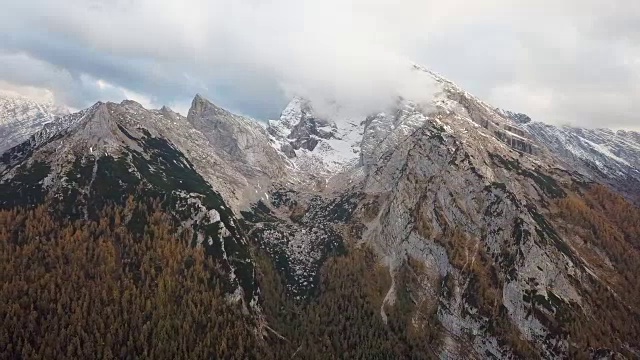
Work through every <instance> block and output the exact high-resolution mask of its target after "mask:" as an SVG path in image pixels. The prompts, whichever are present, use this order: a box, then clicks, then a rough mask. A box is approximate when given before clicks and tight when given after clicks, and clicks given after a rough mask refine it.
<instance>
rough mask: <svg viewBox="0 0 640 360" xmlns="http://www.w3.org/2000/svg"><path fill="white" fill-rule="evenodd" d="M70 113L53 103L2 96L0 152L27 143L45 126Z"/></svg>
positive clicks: (11, 95) (17, 96) (15, 96)
mask: <svg viewBox="0 0 640 360" xmlns="http://www.w3.org/2000/svg"><path fill="white" fill-rule="evenodd" d="M68 113H69V111H68V110H67V109H65V108H62V107H59V106H56V105H54V104H53V103H51V102H48V103H40V102H37V101H34V100H31V99H29V98H26V97H23V96H19V95H13V94H10V95H9V94H4V93H3V94H0V152H2V151H4V150H6V149H9V148H11V147H13V146H15V145H18V144H19V143H21V142H23V141H25V140H26V139H27V138H29V136H31V135H32V134H34V133H35V132H36V131H38V130H40V129H41V128H42V127H43V126H44V125H45V124H47V123H49V122H51V121H53V120H54V119H55V118H56V117H58V116H62V115H66V114H68Z"/></svg>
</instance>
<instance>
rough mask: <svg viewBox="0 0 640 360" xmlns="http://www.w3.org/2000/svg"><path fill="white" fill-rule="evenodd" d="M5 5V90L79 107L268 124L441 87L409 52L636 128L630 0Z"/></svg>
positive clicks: (551, 114)
mask: <svg viewBox="0 0 640 360" xmlns="http://www.w3.org/2000/svg"><path fill="white" fill-rule="evenodd" d="M0 5H2V8H3V12H2V14H0V86H3V87H13V88H15V89H18V88H23V89H43V90H42V91H48V92H50V93H52V94H53V96H54V97H55V99H56V101H58V102H61V103H64V104H67V105H69V106H71V107H75V108H81V107H84V106H87V105H88V104H90V103H93V102H95V101H97V100H121V99H122V98H132V99H134V100H136V101H138V102H140V103H142V104H143V105H145V106H153V107H160V106H161V105H169V106H171V107H172V108H174V109H176V110H178V111H181V112H185V110H186V109H188V106H189V103H190V100H191V98H192V95H193V94H194V93H202V94H203V95H205V96H206V97H207V98H210V99H212V101H214V102H216V103H217V104H219V105H221V106H223V107H227V108H230V109H231V110H234V111H238V112H241V113H245V114H248V115H251V116H254V117H257V118H261V119H265V118H273V117H276V116H277V114H278V112H279V111H280V110H281V109H282V107H283V106H284V105H285V104H286V103H287V101H288V99H289V98H290V97H291V96H293V95H300V96H304V97H307V98H310V99H311V100H312V101H314V102H321V101H325V102H328V103H330V102H332V101H338V100H339V101H341V102H344V103H346V104H351V105H352V106H354V107H355V108H363V109H367V108H370V107H376V106H381V105H382V104H385V103H386V102H389V101H393V97H394V96H403V95H405V94H411V95H410V96H409V97H415V96H421V95H422V94H423V92H424V94H428V93H429V92H430V91H432V89H430V86H429V84H426V83H423V82H422V80H420V79H416V78H415V77H414V76H413V75H414V73H412V72H411V67H410V66H408V64H410V63H411V62H412V61H413V62H416V63H420V64H422V65H425V66H427V67H429V68H432V69H434V70H436V71H438V72H440V73H442V74H444V75H445V76H448V77H449V78H451V79H452V80H454V81H455V82H457V83H458V84H459V85H461V86H462V87H464V88H466V89H467V90H469V91H470V92H473V93H475V94H476V95H478V96H480V97H481V98H483V99H484V100H486V101H488V102H490V103H492V104H493V105H495V106H500V107H504V108H509V109H513V110H516V111H520V112H526V113H528V114H530V115H531V116H532V117H533V118H534V119H536V120H543V121H549V122H556V123H558V122H560V123H562V122H565V123H574V124H579V125H586V126H601V125H607V126H613V127H634V126H640V124H639V121H638V118H637V117H636V116H635V113H636V112H637V111H636V109H635V105H633V104H634V103H639V101H638V100H640V89H639V87H638V85H637V84H640V82H639V81H638V80H640V71H639V70H638V69H640V66H639V65H640V25H639V24H640V21H636V20H638V19H639V18H640V5H635V4H634V3H633V2H627V1H624V0H616V1H613V2H608V3H607V4H606V6H604V5H602V3H601V2H600V1H595V0H584V1H575V0H569V1H566V2H562V4H557V3H555V2H551V1H550V0H543V1H518V2H516V3H514V2H513V1H506V0H489V1H483V2H482V4H480V3H476V2H474V3H469V2H468V1H462V0H451V1H446V2H445V1H431V0H426V1H425V0H421V1H418V0H410V1H407V0H405V1H390V0H370V1H364V0H340V1H339V0H323V1H320V0H310V1H292V0H268V1H257V0H235V1H232V0H213V1H204V0H182V1H174V0H155V1H151V0H111V1H106V0H89V1H87V0H60V1H56V2H51V1H46V0H23V1H19V2H16V1H11V0H0ZM2 84H5V85H2ZM33 91H35V90H32V92H33Z"/></svg>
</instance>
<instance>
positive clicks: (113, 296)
mask: <svg viewBox="0 0 640 360" xmlns="http://www.w3.org/2000/svg"><path fill="white" fill-rule="evenodd" d="M553 208H554V209H555V212H556V214H557V216H558V217H559V218H560V219H562V222H561V223H562V224H563V225H562V226H563V227H565V229H562V230H563V231H573V232H576V233H578V234H579V235H580V236H581V238H583V239H586V241H587V242H588V243H585V244H582V245H576V246H575V248H576V249H578V252H579V253H580V255H581V256H583V257H585V258H588V257H589V256H596V255H595V254H592V253H590V251H592V250H590V249H592V247H590V246H588V245H589V243H591V244H593V245H597V246H598V247H599V248H602V249H605V251H606V252H607V255H608V257H609V258H610V259H612V261H615V264H616V265H615V266H616V268H615V271H612V270H611V271H610V272H611V277H610V278H607V279H606V280H605V283H604V284H603V283H599V282H596V281H594V282H593V283H592V284H588V286H589V287H590V288H591V289H592V292H591V293H590V294H589V296H588V297H586V298H585V303H584V304H582V305H583V306H589V307H591V308H592V309H593V311H592V312H590V313H589V315H588V316H585V315H584V313H583V312H581V311H578V310H579V309H572V308H571V307H566V308H563V311H566V314H564V315H562V316H558V317H556V318H555V319H550V321H554V322H558V323H557V324H556V327H557V329H558V331H562V332H564V333H565V334H566V336H567V337H568V338H569V339H570V341H571V343H572V344H573V345H572V347H571V351H572V352H571V356H572V358H588V354H589V352H588V351H586V349H589V348H590V347H591V344H594V343H598V344H606V345H608V346H609V347H610V348H611V349H616V350H617V351H620V352H621V353H624V351H625V350H624V347H623V346H621V344H620V341H619V340H620V339H633V338H634V337H636V336H638V334H640V321H637V320H638V319H640V314H639V313H638V310H637V309H638V308H640V307H639V303H638V299H640V285H639V284H640V283H639V282H638V281H637V274H639V273H640V268H639V267H638V266H639V265H638V264H639V263H640V262H638V260H637V259H639V258H640V242H638V241H639V239H640V211H639V210H638V208H636V207H634V206H633V205H630V204H629V203H628V202H626V201H625V200H624V199H622V198H621V197H619V196H618V195H615V194H613V193H611V192H610V191H608V190H607V189H606V188H604V187H600V186H594V187H592V188H590V189H589V190H586V191H585V192H584V193H582V194H580V196H578V195H571V196H568V197H566V198H564V199H560V200H557V201H556V202H555V203H554V205H553ZM134 212H135V213H137V214H142V215H143V219H144V227H143V231H142V232H136V231H132V230H131V229H130V227H128V226H127V225H126V224H127V221H128V219H130V218H131V214H132V213H134ZM463 238H464V237H462V236H461V235H460V234H457V233H455V232H452V233H451V234H449V235H448V238H447V239H439V240H438V241H440V242H442V243H443V244H445V246H446V247H447V249H448V250H447V251H448V252H449V256H450V258H451V259H452V263H453V264H454V266H457V265H456V264H457V263H458V262H456V257H457V256H459V255H457V252H456V251H460V249H462V248H464V246H465V245H464V240H463ZM191 239H192V234H191V232H190V231H189V229H180V228H179V227H178V226H177V224H176V223H174V222H173V220H172V218H171V217H170V216H168V215H166V214H164V213H163V212H162V211H161V210H160V207H159V206H157V204H156V205H154V206H149V205H148V204H147V205H144V206H143V205H141V204H137V203H135V202H134V201H132V200H131V199H130V200H129V201H128V202H127V204H126V205H125V206H115V205H108V206H105V207H104V209H103V211H102V213H101V214H100V216H99V217H98V218H97V219H94V220H82V219H79V220H73V221H71V220H61V219H59V218H56V217H55V216H54V215H53V214H51V212H50V210H49V209H48V208H47V207H45V206H39V207H35V208H30V209H26V208H20V207H16V208H13V209H9V210H2V211H0V286H1V289H0V320H1V321H0V358H2V359H72V358H82V359H112V358H123V359H124V358H130V359H138V358H140V359H143V358H147V359H180V358H185V359H186V358H215V359H280V358H292V357H293V358H300V359H327V358H344V359H401V358H411V359H431V358H437V357H438V353H437V351H436V349H438V348H439V347H440V346H441V345H442V342H443V331H442V328H441V327H440V325H439V322H438V319H437V315H436V312H435V307H429V306H426V307H424V309H420V304H415V303H414V301H412V297H411V291H412V286H414V285H415V278H414V275H415V274H416V273H417V272H420V271H421V270H420V264H418V263H416V262H412V261H408V262H407V263H406V264H405V265H404V266H403V267H402V268H401V269H400V270H399V271H400V273H399V274H398V276H397V282H398V283H397V284H396V285H395V286H396V289H397V295H396V296H397V298H396V301H395V303H394V304H393V305H392V306H390V305H385V313H386V315H387V321H386V322H385V321H383V319H382V316H381V306H382V303H383V298H384V296H385V294H386V292H387V291H388V289H389V287H390V284H391V277H390V275H389V271H388V268H386V267H385V266H383V265H382V263H381V261H380V259H379V258H378V256H377V255H376V254H375V252H374V251H372V250H370V249H369V248H367V247H366V246H354V245H350V246H348V249H347V251H346V252H345V253H344V254H342V255H339V256H333V257H331V258H329V259H328V260H327V261H326V263H325V264H324V266H323V268H322V271H321V274H320V279H319V284H318V291H317V294H316V295H314V296H312V297H311V298H310V299H307V300H305V301H296V300H293V299H291V298H290V297H288V296H287V293H286V291H285V289H284V285H283V280H282V279H281V277H280V275H279V274H278V272H277V271H276V270H275V268H274V266H273V263H272V261H271V259H270V258H269V257H268V256H267V255H266V254H263V253H262V252H261V251H260V250H258V249H255V254H254V256H255V258H256V259H257V268H258V269H259V270H258V280H259V283H260V288H261V295H260V307H261V313H260V314H255V313H254V312H253V311H254V310H251V309H249V308H248V307H247V306H246V304H242V303H239V302H237V301H230V300H229V298H228V295H226V293H225V292H224V291H223V289H222V288H223V285H222V283H221V282H220V279H221V277H223V276H224V273H223V271H222V270H221V269H220V268H219V266H217V264H216V260H214V259H213V258H212V257H210V256H207V255H206V254H205V252H204V250H203V249H202V247H197V246H196V247H194V246H192V242H191ZM465 271H467V272H469V273H470V274H471V275H472V278H474V279H476V281H475V285H474V287H473V288H472V289H475V290H474V291H476V292H477V293H478V294H481V296H479V298H480V299H481V300H482V302H481V303H480V304H479V307H480V309H481V311H486V313H487V314H489V315H491V314H493V315H494V316H495V318H496V322H495V326H496V327H497V329H498V331H503V332H504V334H505V338H507V339H510V340H508V341H510V344H511V346H512V348H513V349H514V350H515V351H516V354H518V355H519V357H523V358H532V357H537V355H536V353H535V351H534V349H532V348H531V347H530V346H529V345H528V344H526V343H523V342H522V340H520V339H519V338H518V337H517V336H515V335H514V337H513V336H512V337H511V338H510V337H509V336H508V335H509V334H511V335H513V334H514V332H513V329H512V328H510V327H509V325H508V321H507V320H506V319H504V320H500V319H502V316H503V315H501V314H502V312H503V310H501V309H502V305H501V300H500V296H499V295H498V294H499V286H500V284H499V283H496V282H495V281H494V280H491V278H492V275H491V273H492V269H491V265H490V264H489V263H488V261H485V260H484V258H481V259H479V261H478V262H477V265H475V267H474V268H472V269H466V270H465ZM602 271H606V266H604V265H603V268H602V269H599V273H602ZM443 286H445V287H446V286H447V281H446V279H444V280H443ZM607 286H608V287H610V288H611V289H613V290H615V294H617V295H614V293H613V292H612V291H610V289H607V288H606V287H607ZM418 310H420V311H419V313H420V316H421V317H422V318H423V320H424V323H425V324H428V326H423V327H417V326H416V325H415V316H414V315H415V314H418Z"/></svg>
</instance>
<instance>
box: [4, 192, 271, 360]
mask: <svg viewBox="0 0 640 360" xmlns="http://www.w3.org/2000/svg"><path fill="white" fill-rule="evenodd" d="M129 207H131V208H129ZM132 211H137V212H139V213H142V214H144V216H143V217H144V218H145V219H146V222H145V223H146V226H145V227H144V233H143V235H142V236H134V235H132V233H131V232H130V231H129V230H127V228H126V227H125V226H124V221H125V219H126V218H127V216H128V214H130V213H131V212H132ZM175 230H176V229H175V228H174V227H172V226H171V221H170V219H169V218H168V217H167V216H165V215H163V214H162V213H161V212H159V211H158V210H155V211H151V212H147V207H146V206H144V207H142V206H139V205H134V204H131V203H130V206H128V208H127V209H122V208H107V209H105V210H104V212H103V213H102V216H101V218H100V220H99V221H77V222H69V223H65V224H60V223H57V222H56V221H55V220H54V219H53V218H52V216H50V214H49V212H48V211H47V210H46V208H45V207H39V208H36V209H35V210H29V211H26V210H21V209H13V210H9V211H0V358H2V359H114V358H119V359H134V358H135V359H145V358H146V359H185V358H190V359H210V358H217V359H246V358H261V357H262V356H261V354H259V351H260V349H261V347H260V346H258V345H257V344H256V339H257V338H256V336H255V332H254V330H253V329H255V325H254V324H252V323H251V321H252V320H251V319H250V318H249V317H248V316H245V315H243V314H242V313H241V311H240V308H239V306H237V304H232V303H229V302H228V301H226V300H225V297H224V294H222V293H221V291H220V289H219V287H218V286H217V285H216V282H215V279H216V276H215V274H216V269H215V264H214V263H213V262H212V260H211V259H210V258H208V257H206V256H205V255H204V253H203V251H202V249H198V248H193V247H191V246H189V243H190V241H191V234H189V233H188V232H185V233H184V234H183V235H182V236H179V237H176V236H174V235H173V234H175Z"/></svg>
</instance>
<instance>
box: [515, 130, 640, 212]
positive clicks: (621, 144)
mask: <svg viewBox="0 0 640 360" xmlns="http://www.w3.org/2000/svg"><path fill="white" fill-rule="evenodd" d="M524 128H525V129H526V130H527V131H528V132H529V133H530V134H531V136H532V137H533V138H535V139H536V140H537V141H538V142H539V143H541V144H543V145H544V146H546V147H547V148H548V149H550V150H551V151H552V152H553V153H555V154H557V155H558V156H559V157H560V159H561V160H562V161H563V162H565V163H566V164H567V166H568V167H570V168H573V169H575V170H577V171H579V172H581V173H583V174H585V175H587V176H588V177H590V178H592V179H594V180H596V181H599V182H603V183H605V184H609V185H610V186H611V187H612V188H613V189H615V190H617V191H619V192H621V193H622V194H624V195H626V196H627V197H628V198H629V199H631V200H632V201H634V202H636V203H640V134H639V133H637V132H635V131H618V132H613V131H611V130H609V129H582V128H576V127H569V126H553V125H548V124H544V123H540V122H532V123H528V124H526V125H525V127H524Z"/></svg>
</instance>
